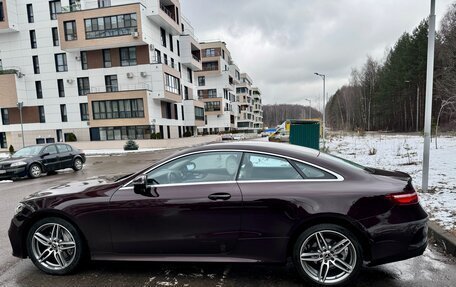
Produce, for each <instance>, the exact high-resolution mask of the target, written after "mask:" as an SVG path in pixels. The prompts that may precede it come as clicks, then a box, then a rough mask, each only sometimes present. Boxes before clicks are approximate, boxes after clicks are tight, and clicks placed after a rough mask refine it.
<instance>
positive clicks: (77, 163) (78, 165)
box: [73, 157, 84, 171]
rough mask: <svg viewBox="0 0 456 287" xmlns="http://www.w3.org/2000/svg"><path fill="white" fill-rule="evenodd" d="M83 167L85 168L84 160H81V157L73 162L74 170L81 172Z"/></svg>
mask: <svg viewBox="0 0 456 287" xmlns="http://www.w3.org/2000/svg"><path fill="white" fill-rule="evenodd" d="M83 166H84V164H83V162H82V159H80V158H79V157H78V158H75V160H74V161H73V170H74V171H80V170H81V169H82V167H83Z"/></svg>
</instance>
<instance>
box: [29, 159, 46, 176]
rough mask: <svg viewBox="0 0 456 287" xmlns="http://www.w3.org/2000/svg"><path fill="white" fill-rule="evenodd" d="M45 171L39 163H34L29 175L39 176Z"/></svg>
mask: <svg viewBox="0 0 456 287" xmlns="http://www.w3.org/2000/svg"><path fill="white" fill-rule="evenodd" d="M42 173H43V169H42V168H41V166H40V165H39V164H37V163H32V164H31V165H30V167H29V170H28V176H29V177H30V178H38V177H40V176H41V174H42Z"/></svg>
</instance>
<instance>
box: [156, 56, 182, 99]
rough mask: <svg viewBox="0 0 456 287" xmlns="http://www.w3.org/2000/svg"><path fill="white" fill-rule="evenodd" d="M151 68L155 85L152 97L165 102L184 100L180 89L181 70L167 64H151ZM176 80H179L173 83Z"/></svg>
mask: <svg viewBox="0 0 456 287" xmlns="http://www.w3.org/2000/svg"><path fill="white" fill-rule="evenodd" d="M151 70H152V71H151V72H152V77H151V78H152V85H153V87H154V88H153V92H152V97H153V98H154V99H157V100H161V101H165V102H171V103H180V102H182V93H183V92H182V91H180V72H179V71H178V70H176V69H173V68H171V67H170V66H168V65H165V64H151ZM168 76H171V77H168ZM176 80H177V81H178V82H177V83H176V82H174V83H172V82H173V81H176ZM167 82H168V84H167Z"/></svg>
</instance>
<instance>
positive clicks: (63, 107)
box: [60, 105, 68, 123]
mask: <svg viewBox="0 0 456 287" xmlns="http://www.w3.org/2000/svg"><path fill="white" fill-rule="evenodd" d="M60 118H61V119H62V122H63V123H65V122H68V115H67V110H66V105H60Z"/></svg>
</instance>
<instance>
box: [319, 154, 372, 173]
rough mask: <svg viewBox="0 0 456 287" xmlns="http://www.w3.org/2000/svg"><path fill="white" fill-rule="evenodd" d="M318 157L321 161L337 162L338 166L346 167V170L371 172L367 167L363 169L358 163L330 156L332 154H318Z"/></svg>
mask: <svg viewBox="0 0 456 287" xmlns="http://www.w3.org/2000/svg"><path fill="white" fill-rule="evenodd" d="M319 157H321V158H323V159H328V160H331V161H334V162H337V163H339V164H342V165H344V166H346V167H347V168H353V169H360V170H364V171H368V172H372V170H371V169H370V168H368V167H365V166H363V165H360V164H359V163H356V162H353V161H351V160H348V159H345V158H341V157H338V156H335V155H332V154H328V153H320V155H319Z"/></svg>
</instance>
